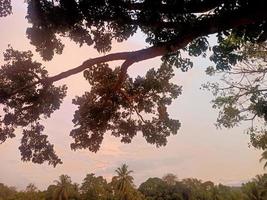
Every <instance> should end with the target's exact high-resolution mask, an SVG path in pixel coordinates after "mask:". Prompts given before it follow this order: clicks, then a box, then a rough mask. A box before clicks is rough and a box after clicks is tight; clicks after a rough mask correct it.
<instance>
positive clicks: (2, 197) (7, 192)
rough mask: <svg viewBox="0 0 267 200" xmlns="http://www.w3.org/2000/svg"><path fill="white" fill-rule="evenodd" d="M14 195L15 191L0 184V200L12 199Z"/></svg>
mask: <svg viewBox="0 0 267 200" xmlns="http://www.w3.org/2000/svg"><path fill="white" fill-rule="evenodd" d="M16 193H17V191H16V189H15V188H13V187H8V186H6V185H4V184H3V183H0V200H6V199H12V198H14V196H15V195H16Z"/></svg>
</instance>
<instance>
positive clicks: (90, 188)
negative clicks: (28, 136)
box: [0, 164, 267, 200]
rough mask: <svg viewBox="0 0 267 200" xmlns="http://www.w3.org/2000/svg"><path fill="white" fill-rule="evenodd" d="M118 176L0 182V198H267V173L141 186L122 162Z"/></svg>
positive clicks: (171, 177)
mask: <svg viewBox="0 0 267 200" xmlns="http://www.w3.org/2000/svg"><path fill="white" fill-rule="evenodd" d="M115 172H116V173H117V176H114V177H113V178H112V181H111V182H109V183H108V182H107V180H106V179H105V178H103V177H102V176H95V175H94V174H92V173H91V174H87V175H86V177H85V178H84V180H83V182H82V184H81V185H80V186H79V185H78V184H77V183H72V181H71V178H70V177H69V176H67V175H61V176H60V177H59V181H56V185H49V186H48V188H47V189H46V190H44V191H39V190H38V189H37V188H36V186H34V184H29V185H28V186H27V187H26V189H25V190H24V191H17V190H16V189H14V188H12V187H7V186H6V185H4V184H0V200H163V199H164V200H266V198H267V174H264V175H257V176H256V177H255V178H254V179H252V180H251V181H249V182H247V183H243V184H242V186H238V187H237V186H235V187H231V186H225V185H222V184H218V185H216V184H214V183H213V182H211V181H206V182H203V181H201V180H198V179H194V178H187V179H183V180H179V179H178V178H177V177H176V176H175V175H174V174H170V173H169V174H167V175H166V176H164V177H163V178H162V179H161V178H156V177H154V178H149V179H147V180H146V181H145V182H143V183H141V184H140V186H139V188H137V187H135V186H134V184H133V180H134V179H133V177H132V176H130V175H129V174H131V173H132V172H133V171H131V170H128V166H127V165H125V164H124V165H122V166H121V167H120V168H118V169H117V170H116V171H115Z"/></svg>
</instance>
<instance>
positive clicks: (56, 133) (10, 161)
mask: <svg viewBox="0 0 267 200" xmlns="http://www.w3.org/2000/svg"><path fill="white" fill-rule="evenodd" d="M13 2H15V1H13ZM25 15H26V5H25V4H24V3H23V1H16V3H15V4H14V5H13V15H11V16H8V17H6V18H1V19H0V28H1V32H0V36H1V37H0V52H4V51H5V49H6V48H7V46H8V44H11V45H12V47H13V48H14V49H18V50H32V51H33V52H34V47H33V46H32V45H30V43H29V40H28V39H27V37H26V34H25V31H26V28H27V27H28V24H27V20H26V19H25ZM64 42H65V49H64V52H63V54H62V55H56V56H55V57H54V59H53V60H52V61H49V62H44V61H42V60H41V58H40V56H39V55H38V54H37V53H35V55H34V58H35V59H36V60H38V61H39V62H42V63H43V64H44V66H46V68H47V70H48V71H49V74H50V75H55V74H57V73H59V72H61V71H64V70H67V69H71V68H73V67H76V66H78V65H80V64H81V63H82V62H83V61H84V60H86V59H89V58H93V57H97V56H99V54H98V53H97V51H96V50H94V49H93V48H92V47H87V46H83V47H81V48H80V47H79V45H76V44H75V43H73V42H71V41H69V40H67V39H64ZM146 46H147V44H145V42H144V37H143V36H142V34H141V33H138V34H137V35H136V36H134V37H132V38H131V39H129V40H128V41H127V42H124V43H114V45H113V49H112V52H120V51H131V50H138V49H141V48H145V47H146ZM3 63H4V62H3V56H2V55H0V65H2V64H3ZM118 64H119V63H117V62H116V63H115V62H113V63H111V65H112V66H116V65H118ZM210 64H211V63H209V61H208V60H207V59H203V58H202V59H194V68H193V69H192V70H190V71H189V72H186V73H183V72H180V71H179V70H176V75H175V77H174V78H173V82H175V83H177V84H178V85H182V86H183V93H182V95H181V96H179V97H178V98H177V99H176V100H175V101H174V102H173V104H172V105H171V106H170V107H169V108H168V111H169V113H170V115H171V117H172V118H175V119H179V120H180V122H181V123H182V126H181V128H180V130H179V131H178V134H177V135H175V136H170V137H169V138H168V144H167V145H166V146H165V147H161V148H156V147H155V146H153V145H151V144H147V143H146V141H145V139H144V138H142V136H141V135H139V136H137V137H136V138H134V139H133V142H132V143H130V144H122V143H120V139H119V138H114V137H111V136H110V135H109V134H108V133H107V134H106V136H105V138H104V141H103V144H102V146H101V149H100V151H98V152H97V153H91V152H89V151H87V150H79V151H71V150H70V143H71V142H72V139H71V137H69V132H70V131H71V130H72V128H73V124H72V121H71V120H72V118H73V114H74V111H75V109H76V107H75V106H74V105H72V103H71V101H72V99H73V98H74V97H75V96H77V95H82V94H83V92H84V91H86V90H88V89H90V86H89V84H88V83H87V82H86V81H85V80H84V78H83V76H82V74H77V75H74V76H71V77H69V78H67V79H64V80H62V81H59V82H58V83H57V85H62V84H67V86H68V88H69V89H68V95H67V97H66V98H65V100H64V102H63V104H62V105H61V109H60V110H58V111H56V112H55V113H54V114H53V115H52V117H51V118H50V119H47V120H44V121H43V124H44V125H45V127H46V129H45V133H46V134H47V135H48V136H49V140H50V141H51V143H53V144H54V145H55V150H56V152H57V154H58V155H59V156H60V158H61V159H62V160H63V164H62V165H60V166H57V167H56V168H53V167H52V166H49V165H47V164H42V165H38V164H32V163H29V162H26V163H25V162H22V161H21V160H20V152H19V150H18V146H19V143H20V139H21V133H20V130H17V136H16V138H14V139H10V140H8V141H6V142H5V143H3V144H1V145H0V161H1V162H0V183H1V182H2V183H5V184H7V185H10V186H11V185H12V186H15V187H17V188H18V189H24V188H25V187H26V186H27V185H28V184H29V183H34V184H35V185H36V186H37V187H38V188H39V189H46V188H47V186H48V185H49V184H52V183H53V180H56V179H57V178H58V176H59V175H61V174H68V175H69V176H71V178H72V180H73V182H77V183H81V182H82V180H83V178H85V176H86V174H88V173H95V174H96V175H101V176H104V177H105V178H107V180H110V179H111V177H112V176H114V175H115V172H114V171H115V169H116V168H117V167H119V166H120V165H121V164H123V163H126V164H127V165H129V168H130V169H132V170H133V171H134V173H133V177H134V182H135V184H136V185H139V184H140V183H142V182H144V181H145V180H146V179H147V178H149V177H162V176H163V175H164V174H166V173H173V174H176V175H177V177H178V179H183V178H190V177H193V178H198V179H202V180H204V181H205V180H211V181H213V182H215V183H223V184H227V185H238V184H241V183H242V182H245V181H248V180H249V179H251V178H253V177H254V176H255V175H257V174H262V173H264V172H265V173H266V171H264V170H263V163H259V158H260V154H261V152H260V151H258V150H255V149H253V148H248V143H249V137H248V135H246V134H245V133H244V130H245V129H246V127H247V125H246V124H243V125H242V126H239V127H236V128H233V129H220V130H218V129H216V127H215V125H214V123H215V122H216V117H217V114H218V111H216V110H214V109H212V108H211V103H210V101H211V100H212V95H211V94H210V93H209V92H208V91H203V90H200V89H199V88H200V87H201V84H203V83H205V82H207V81H209V80H210V78H209V77H208V76H207V75H206V74H205V72H204V71H205V67H207V66H209V65H210ZM159 65H160V59H159V58H155V59H151V60H147V61H144V62H140V63H137V64H134V65H133V66H131V67H130V69H129V74H130V75H131V76H132V77H135V76H137V75H142V74H145V72H146V71H147V70H148V69H149V68H150V67H158V66H159Z"/></svg>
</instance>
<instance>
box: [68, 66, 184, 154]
mask: <svg viewBox="0 0 267 200" xmlns="http://www.w3.org/2000/svg"><path fill="white" fill-rule="evenodd" d="M119 72H120V70H119V69H118V68H116V69H115V70H112V69H110V68H109V67H108V65H107V64H99V65H96V66H92V67H91V68H90V69H89V70H86V71H85V72H84V77H85V78H86V79H87V80H88V82H89V84H90V85H91V87H92V88H91V91H90V92H86V93H85V94H84V95H83V96H81V97H77V98H76V99H74V100H73V103H74V104H75V105H78V108H79V109H78V110H77V111H76V112H75V115H74V120H73V122H74V124H75V125H76V126H79V127H78V128H76V129H74V130H72V132H71V136H72V137H73V138H74V141H75V142H74V143H72V146H71V147H72V149H79V148H89V150H91V151H94V152H96V151H97V150H98V149H99V147H100V144H101V142H102V140H103V135H104V134H105V133H106V132H108V131H110V132H111V134H112V135H114V136H116V137H121V142H124V143H130V142H131V140H132V138H133V137H134V136H135V135H136V134H137V133H138V132H142V134H143V136H144V137H145V138H146V140H147V142H149V143H152V144H156V145H157V146H162V145H166V142H167V140H166V137H167V136H169V135H171V134H176V133H177V130H178V129H179V127H180V123H179V121H178V120H173V119H170V118H169V115H168V113H167V106H168V105H170V104H171V102H172V100H173V99H175V98H176V97H177V96H178V95H179V94H180V93H181V87H179V86H177V85H175V84H173V83H171V82H170V80H171V78H172V77H173V76H174V73H173V70H172V68H171V66H170V65H169V64H167V63H164V64H163V65H162V66H161V67H160V68H159V69H158V70H157V71H156V70H154V69H151V70H149V71H148V72H147V74H146V75H145V77H140V76H138V77H137V78H136V79H135V80H133V79H132V78H129V77H127V78H126V81H125V83H124V84H123V85H122V87H121V88H120V90H116V89H115V88H116V84H117V81H116V80H117V79H118V76H119Z"/></svg>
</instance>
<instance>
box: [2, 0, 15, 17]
mask: <svg viewBox="0 0 267 200" xmlns="http://www.w3.org/2000/svg"><path fill="white" fill-rule="evenodd" d="M11 12H12V7H11V0H0V17H6V16H7V15H10V14H11Z"/></svg>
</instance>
